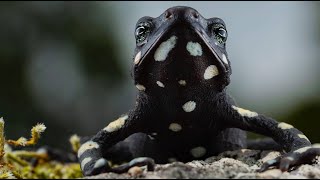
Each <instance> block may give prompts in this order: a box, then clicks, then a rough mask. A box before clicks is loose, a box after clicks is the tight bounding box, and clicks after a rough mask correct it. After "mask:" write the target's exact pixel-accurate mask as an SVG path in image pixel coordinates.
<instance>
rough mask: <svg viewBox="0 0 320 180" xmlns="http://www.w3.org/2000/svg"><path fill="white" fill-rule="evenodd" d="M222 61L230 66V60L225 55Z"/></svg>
mask: <svg viewBox="0 0 320 180" xmlns="http://www.w3.org/2000/svg"><path fill="white" fill-rule="evenodd" d="M222 61H223V62H224V63H225V64H229V63H228V60H227V57H226V55H225V54H222Z"/></svg>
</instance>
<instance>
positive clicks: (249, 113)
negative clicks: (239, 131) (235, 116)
mask: <svg viewBox="0 0 320 180" xmlns="http://www.w3.org/2000/svg"><path fill="white" fill-rule="evenodd" d="M232 108H233V109H234V110H236V111H237V112H238V113H239V114H240V115H241V116H245V117H250V118H252V117H256V116H258V113H256V112H252V111H249V110H246V109H243V108H239V107H236V106H232Z"/></svg>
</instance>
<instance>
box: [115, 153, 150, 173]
mask: <svg viewBox="0 0 320 180" xmlns="http://www.w3.org/2000/svg"><path fill="white" fill-rule="evenodd" d="M134 166H139V167H141V166H147V169H148V171H153V170H154V167H155V162H154V160H153V159H152V158H148V157H139V158H135V159H133V160H131V161H130V162H129V163H125V164H122V165H120V166H118V167H115V168H112V169H111V171H112V172H115V173H125V172H127V171H128V170H129V169H130V168H132V167H134Z"/></svg>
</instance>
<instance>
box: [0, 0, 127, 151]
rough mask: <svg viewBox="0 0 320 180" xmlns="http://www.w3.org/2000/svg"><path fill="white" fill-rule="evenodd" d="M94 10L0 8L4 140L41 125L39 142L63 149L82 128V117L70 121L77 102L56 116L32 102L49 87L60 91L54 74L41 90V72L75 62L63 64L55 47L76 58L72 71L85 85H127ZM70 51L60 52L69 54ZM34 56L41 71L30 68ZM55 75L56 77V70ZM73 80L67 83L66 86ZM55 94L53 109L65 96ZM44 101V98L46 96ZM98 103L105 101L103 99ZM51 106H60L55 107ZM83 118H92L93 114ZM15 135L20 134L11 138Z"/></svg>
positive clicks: (38, 5) (76, 6)
mask: <svg viewBox="0 0 320 180" xmlns="http://www.w3.org/2000/svg"><path fill="white" fill-rule="evenodd" d="M106 3H107V2H106ZM108 9H109V10H110V11H112V9H111V7H109V8H108V7H107V10H108ZM98 10H99V4H97V3H96V2H1V3H0V25H1V28H0V82H1V84H2V86H1V88H0V116H3V117H4V118H5V120H6V123H7V126H6V127H7V136H10V137H11V138H15V137H16V138H17V137H18V136H19V135H21V133H24V134H27V133H29V132H28V131H29V127H30V125H34V124H35V123H36V122H44V123H45V124H46V125H47V127H48V129H47V132H46V133H45V134H44V139H43V142H46V144H51V145H54V146H65V145H64V144H66V142H67V140H68V139H67V138H68V137H69V136H70V135H71V133H81V131H79V126H77V125H78V124H81V121H80V120H79V119H81V118H79V117H81V114H80V115H79V114H78V115H70V114H72V113H75V112H73V111H74V110H73V108H75V107H77V106H78V105H77V104H76V103H77V101H75V100H73V101H74V103H73V104H72V103H69V104H68V106H69V107H64V108H63V109H60V110H61V112H57V111H54V110H52V111H51V110H50V108H47V107H42V106H45V105H44V104H43V101H39V100H35V99H37V98H39V97H38V96H40V99H41V98H42V99H45V98H43V97H41V93H42V95H43V94H45V93H46V92H44V91H43V88H44V86H48V87H47V89H50V88H51V89H53V91H54V90H55V89H59V88H62V89H63V88H64V87H58V85H59V84H54V82H56V81H57V78H61V76H62V75H63V74H56V76H55V75H54V74H53V75H52V74H49V75H50V76H49V78H48V79H45V81H47V84H44V83H42V82H40V81H38V79H39V78H42V77H39V76H42V74H41V72H47V71H49V70H48V69H50V68H52V67H55V66H53V65H55V63H57V62H59V61H63V62H61V66H62V67H66V66H65V64H66V63H71V66H74V64H75V62H74V61H71V59H70V60H69V59H68V56H67V57H63V55H64V54H63V53H62V54H61V53H59V52H60V50H59V49H58V50H57V48H56V46H58V47H59V48H60V47H61V48H62V49H63V48H65V47H71V50H73V51H74V53H75V54H76V56H75V61H76V65H78V66H79V69H80V72H81V75H82V76H83V77H84V78H83V79H85V80H88V81H90V80H92V81H97V82H98V83H100V84H101V86H102V85H104V86H105V87H107V88H109V89H110V88H111V89H112V88H114V87H117V86H119V84H121V83H123V81H124V80H125V79H126V75H125V74H126V73H125V72H124V71H123V67H122V66H121V63H120V62H121V61H119V59H118V56H117V53H118V52H116V49H118V48H117V44H116V43H115V39H114V37H113V35H112V34H111V33H110V32H108V31H107V30H106V28H104V27H103V26H102V23H101V22H100V21H99V20H98V18H97V15H98V12H97V11H98ZM110 19H111V18H110ZM110 19H104V21H110V22H108V24H110V26H113V25H114V22H112V21H111V20H110ZM44 42H45V43H44ZM52 42H55V43H56V42H58V43H57V44H56V46H51V44H50V43H52ZM44 44H49V45H48V47H47V49H45V50H48V51H51V53H48V54H49V58H46V57H45V56H43V54H41V53H42V52H43V51H44V50H43V49H42V48H44V46H43V45H44ZM54 48H56V49H54ZM69 49H70V48H69ZM69 49H68V48H65V49H63V50H64V52H68V50H69ZM39 52H40V57H41V55H42V57H41V58H40V60H41V63H42V64H41V63H40V64H41V65H43V66H40V67H35V66H37V65H39V63H34V61H35V60H34V59H35V57H38V55H37V53H38V54H39ZM57 52H58V53H57ZM42 59H47V60H46V61H43V60H42ZM48 59H49V60H48ZM66 61H70V62H66ZM57 67H58V66H57ZM37 68H38V69H37ZM30 69H31V70H30ZM33 69H36V71H35V72H36V73H35V75H36V78H33V76H32V75H30V71H31V72H33V71H32V70H33ZM71 70H72V69H70V71H71ZM67 71H68V69H67ZM54 72H59V70H56V71H54ZM32 78H33V79H32ZM68 78H69V79H70V77H65V78H64V77H62V78H61V79H58V81H63V80H64V81H66V80H65V79H68ZM69 79H68V80H69ZM76 80H77V79H70V80H69V84H70V83H73V82H74V81H76ZM30 82H33V84H32V83H31V84H30ZM50 83H51V84H50ZM66 84H68V81H67V83H66ZM86 85H87V84H84V85H83V86H86ZM89 86H90V85H89ZM35 89H36V90H37V89H38V91H40V92H41V93H40V95H37V94H36V91H34V90H35ZM88 89H90V87H86V90H87V92H85V93H79V95H77V96H75V97H76V98H78V97H79V96H81V95H82V97H83V96H86V94H89V93H90V91H89V90H88ZM63 90H64V89H63ZM66 90H68V89H66ZM78 91H80V90H78ZM76 92H77V91H76ZM58 93H59V91H56V94H55V95H54V96H52V97H46V98H47V99H49V100H50V98H51V100H52V103H55V102H58V101H55V99H56V98H57V97H58V96H61V97H62V98H63V97H64V96H66V95H64V94H63V93H61V94H58ZM38 94H39V93H38ZM66 94H67V93H66ZM43 96H48V94H47V95H43ZM98 96H99V95H97V97H98ZM84 98H86V97H84ZM88 98H91V97H90V96H89V97H88ZM103 98H108V97H106V96H103ZM93 101H94V100H93ZM97 104H99V103H97ZM56 106H59V105H58V104H56ZM61 106H62V105H61ZM49 107H50V106H49ZM92 109H93V110H94V109H95V108H91V109H90V108H88V111H93V110H92ZM85 110H86V109H85ZM85 110H84V111H85ZM83 113H86V112H83ZM57 114H60V115H57ZM87 114H95V112H94V111H93V112H90V113H87ZM97 114H98V113H97ZM77 117H78V118H77ZM92 118H95V117H92ZM78 120H79V122H78ZM86 120H87V121H88V123H90V121H92V119H86ZM72 126H74V127H72ZM77 128H78V129H77ZM17 131H19V133H16V132H17ZM57 140H58V142H57Z"/></svg>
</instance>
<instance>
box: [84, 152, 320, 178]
mask: <svg viewBox="0 0 320 180" xmlns="http://www.w3.org/2000/svg"><path fill="white" fill-rule="evenodd" d="M279 155H280V153H279V152H276V151H262V152H261V151H257V150H249V149H242V150H236V151H226V152H223V153H221V154H219V155H218V156H213V157H210V158H208V159H206V160H204V161H200V160H194V161H191V162H188V163H181V162H173V163H169V164H163V165H160V164H158V165H156V167H155V171H153V172H148V171H147V170H146V167H133V168H131V169H130V170H129V171H128V173H123V174H115V173H105V174H100V175H97V176H90V177H85V178H86V179H109V178H110V179H111V178H112V179H169V178H170V179H189V178H192V179H216V178H223V179H310V178H312V179H320V162H319V158H318V160H317V161H316V162H315V163H314V164H312V165H308V164H305V165H301V166H298V167H295V168H293V169H291V171H290V172H281V171H280V170H278V169H270V170H267V171H265V172H263V173H258V172H257V170H258V169H259V167H260V166H261V165H262V163H264V162H266V161H268V160H271V159H273V158H276V157H278V156H279Z"/></svg>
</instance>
